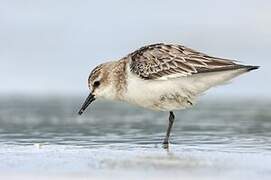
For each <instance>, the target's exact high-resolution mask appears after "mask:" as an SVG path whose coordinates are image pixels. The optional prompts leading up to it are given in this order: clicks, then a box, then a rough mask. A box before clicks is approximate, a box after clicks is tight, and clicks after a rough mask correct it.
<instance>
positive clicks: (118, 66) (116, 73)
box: [110, 59, 127, 100]
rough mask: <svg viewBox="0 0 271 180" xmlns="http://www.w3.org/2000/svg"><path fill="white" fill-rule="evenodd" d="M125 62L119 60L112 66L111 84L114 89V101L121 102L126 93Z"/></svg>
mask: <svg viewBox="0 0 271 180" xmlns="http://www.w3.org/2000/svg"><path fill="white" fill-rule="evenodd" d="M126 69H127V61H125V60H124V59H123V60H119V61H116V62H115V63H114V64H112V69H111V72H110V73H111V76H110V77H111V82H112V86H113V87H114V89H115V92H114V93H115V99H116V100H123V96H124V94H125V93H126V91H127V71H126Z"/></svg>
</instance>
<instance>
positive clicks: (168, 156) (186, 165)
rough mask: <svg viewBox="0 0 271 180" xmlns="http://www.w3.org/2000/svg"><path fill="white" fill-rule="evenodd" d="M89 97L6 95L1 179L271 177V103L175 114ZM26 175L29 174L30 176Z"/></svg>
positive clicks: (1, 114) (219, 105)
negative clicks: (89, 101)
mask: <svg viewBox="0 0 271 180" xmlns="http://www.w3.org/2000/svg"><path fill="white" fill-rule="evenodd" d="M83 100H84V99H81V98H70V97H65V98H55V97H32V98H30V97H25V98H18V97H17V98H16V97H13V98H1V104H0V174H1V175H0V177H1V176H2V177H9V178H11V177H12V178H15V179H16V178H17V177H20V179H22V177H25V179H29V178H30V179H31V177H32V178H34V177H35V176H41V177H45V176H52V178H53V177H56V178H57V179H59V178H64V179H65V178H71V179H77V178H81V177H84V178H96V179H106V178H109V177H112V176H118V178H120V179H127V177H129V179H131V178H134V179H138V178H140V179H142V178H148V179H164V178H169V179H180V178H182V179H199V178H201V179H202V178H206V179H212V178H219V179H228V178H231V179H243V178H252V177H253V178H255V179H256V178H257V179H259V178H261V179H270V177H271V112H270V109H271V102H269V101H267V100H266V101H255V100H228V101H226V100H217V101H215V100H211V101H207V102H206V101H201V103H199V104H198V105H197V106H196V107H195V108H193V109H189V110H185V111H179V112H176V121H175V124H174V127H173V131H172V138H171V146H170V149H169V150H168V151H166V150H164V149H162V148H161V142H162V139H163V137H164V135H165V130H166V126H167V123H168V122H167V118H168V114H167V113H160V112H152V111H146V110H143V109H140V108H135V107H132V106H129V105H127V104H121V103H107V102H97V103H95V104H94V105H93V106H91V108H89V109H88V110H87V112H86V113H85V114H83V116H81V117H79V116H77V114H76V112H77V110H78V109H79V108H80V105H81V103H82V101H83ZM22 174H23V176H22Z"/></svg>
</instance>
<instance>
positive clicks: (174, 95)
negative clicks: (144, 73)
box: [124, 77, 194, 111]
mask: <svg viewBox="0 0 271 180" xmlns="http://www.w3.org/2000/svg"><path fill="white" fill-rule="evenodd" d="M124 100H125V101H127V102H128V103H131V104H135V105H138V106H141V107H144V108H148V109H152V110H157V111H173V110H178V109H184V108H186V107H190V106H192V104H193V101H194V94H193V93H192V92H190V91H189V90H188V89H186V88H184V87H182V86H181V84H180V82H179V81H178V80H167V81H157V80H142V79H140V78H138V77H132V78H131V79H129V80H128V84H127V92H126V94H125V95H124Z"/></svg>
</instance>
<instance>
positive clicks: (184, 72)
mask: <svg viewBox="0 0 271 180" xmlns="http://www.w3.org/2000/svg"><path fill="white" fill-rule="evenodd" d="M128 58H130V69H131V71H132V72H133V73H135V74H137V75H138V76H140V77H141V78H143V79H159V78H163V77H181V76H189V75H193V74H197V73H204V72H213V71H222V70H231V69H238V68H241V67H244V66H242V65H239V64H236V63H235V61H233V60H228V59H222V58H217V57H211V56H208V55H206V54H203V53H200V52H197V51H194V50H192V49H189V48H186V47H184V46H180V45H171V44H170V45H167V44H153V45H149V46H145V47H142V48H140V49H139V50H137V51H135V52H133V53H131V54H130V55H128ZM175 75H176V76H175Z"/></svg>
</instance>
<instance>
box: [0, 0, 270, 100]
mask: <svg viewBox="0 0 271 180" xmlns="http://www.w3.org/2000/svg"><path fill="white" fill-rule="evenodd" d="M270 7H271V2H270V1H268V0H259V1H255V0H254V1H253V0H238V1H236V0H228V1H215V0H206V1H196V0H191V1H178V0H170V1H162V0H149V1H144V0H136V1H125V0H116V1H105V0H100V1H87V0H81V1H72V0H71V1H69V0H65V1H64V0H59V1H53V0H48V1H41V0H26V1H20V0H13V1H9V0H1V1H0V73H1V75H0V82H1V87H0V94H30V95H33V94H37V95H46V94H56V95H60V94H61V95H63V94H65V95H70V94H73V95H82V94H84V95H85V94H86V93H87V85H86V80H87V76H88V75H89V73H90V71H91V70H92V69H93V68H94V67H95V66H96V65H97V64H100V63H102V62H104V61H109V60H117V59H119V58H121V57H123V56H125V55H127V54H128V53H130V52H132V51H134V50H136V49H137V48H139V47H141V46H143V45H147V44H151V43H157V42H166V43H177V44H183V45H185V46H188V47H191V48H194V49H196V50H199V51H202V52H205V53H207V54H210V55H213V56H219V57H225V58H230V59H236V60H238V61H241V62H243V63H245V64H252V65H260V66H261V69H260V70H258V71H254V72H251V73H249V74H246V75H244V76H242V77H241V78H239V79H238V80H235V82H234V83H232V84H231V85H230V86H224V87H219V88H216V89H215V90H212V91H210V95H211V96H213V95H217V96H246V97H247V96H253V97H263V96H265V97H270V92H271V85H269V84H270V83H269V82H270V81H271V76H270V72H269V69H270V66H271V61H270V47H271V38H270V37H271V21H270V17H271V11H270Z"/></svg>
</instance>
